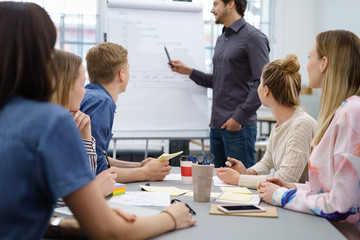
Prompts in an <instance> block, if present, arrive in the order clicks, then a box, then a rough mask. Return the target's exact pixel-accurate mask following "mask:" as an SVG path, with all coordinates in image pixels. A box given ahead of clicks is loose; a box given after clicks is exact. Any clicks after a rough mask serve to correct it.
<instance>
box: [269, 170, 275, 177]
mask: <svg viewBox="0 0 360 240" xmlns="http://www.w3.org/2000/svg"><path fill="white" fill-rule="evenodd" d="M274 174H275V168H272V169H270V174H269V177H273V176H274Z"/></svg>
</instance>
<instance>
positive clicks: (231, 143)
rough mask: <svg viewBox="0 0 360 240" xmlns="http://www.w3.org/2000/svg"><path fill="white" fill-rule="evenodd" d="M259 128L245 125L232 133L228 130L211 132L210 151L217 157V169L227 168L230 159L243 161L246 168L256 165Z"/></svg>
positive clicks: (212, 130)
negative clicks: (226, 164)
mask: <svg viewBox="0 0 360 240" xmlns="http://www.w3.org/2000/svg"><path fill="white" fill-rule="evenodd" d="M256 133H257V127H256V126H253V125H244V126H242V129H241V130H239V131H236V132H231V131H228V130H226V129H211V130H210V150H211V152H212V154H214V156H215V160H214V164H215V167H216V168H218V167H223V166H225V162H226V161H227V158H228V157H231V158H236V159H237V160H239V161H241V162H242V163H243V164H244V165H245V167H246V168H249V167H251V166H253V165H254V164H255V141H256Z"/></svg>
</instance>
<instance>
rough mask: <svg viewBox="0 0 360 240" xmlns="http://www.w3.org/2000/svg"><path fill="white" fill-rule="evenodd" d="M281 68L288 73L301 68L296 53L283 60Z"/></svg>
mask: <svg viewBox="0 0 360 240" xmlns="http://www.w3.org/2000/svg"><path fill="white" fill-rule="evenodd" d="M280 69H281V70H282V71H284V72H288V73H296V72H298V71H299V70H300V63H299V60H298V58H297V56H296V55H295V54H288V55H287V56H286V58H285V59H284V60H283V61H282V63H281V65H280Z"/></svg>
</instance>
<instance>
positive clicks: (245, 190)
mask: <svg viewBox="0 0 360 240" xmlns="http://www.w3.org/2000/svg"><path fill="white" fill-rule="evenodd" d="M220 189H221V190H222V191H224V192H232V193H238V194H253V193H252V192H251V191H250V190H249V189H248V188H247V187H221V188H220Z"/></svg>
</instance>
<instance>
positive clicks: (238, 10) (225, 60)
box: [171, 0, 270, 168]
mask: <svg viewBox="0 0 360 240" xmlns="http://www.w3.org/2000/svg"><path fill="white" fill-rule="evenodd" d="M246 4H247V1H246V0H214V7H213V9H212V10H211V12H212V13H213V14H214V16H215V19H216V23H218V24H224V28H223V33H222V34H221V35H220V36H219V38H218V39H217V42H216V46H215V52H214V57H213V65H214V68H213V73H212V74H205V73H203V72H200V71H198V70H196V69H192V68H190V67H188V66H186V65H185V64H183V63H182V62H181V61H178V60H174V61H172V64H173V66H174V67H173V68H171V69H172V71H174V72H178V73H180V74H186V75H189V76H190V78H191V79H192V80H193V81H195V82H196V83H197V84H199V85H201V86H204V87H209V88H212V89H213V104H212V113H211V120H210V148H211V152H212V153H213V154H214V156H215V167H222V166H225V161H226V160H227V158H228V157H232V158H236V159H239V160H241V161H242V163H243V164H244V165H245V166H246V167H247V168H248V167H251V166H253V165H254V164H255V141H256V133H257V128H256V119H257V118H256V110H257V109H258V108H259V107H260V105H261V103H260V100H259V97H258V94H257V88H258V86H259V82H260V77H261V71H262V68H263V67H264V65H265V64H266V63H268V62H269V51H270V48H269V41H268V39H267V37H266V36H265V35H264V34H263V33H262V32H260V31H259V30H258V29H256V28H255V27H253V26H251V25H250V24H248V23H247V22H246V21H245V19H244V18H243V17H244V12H245V9H246Z"/></svg>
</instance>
